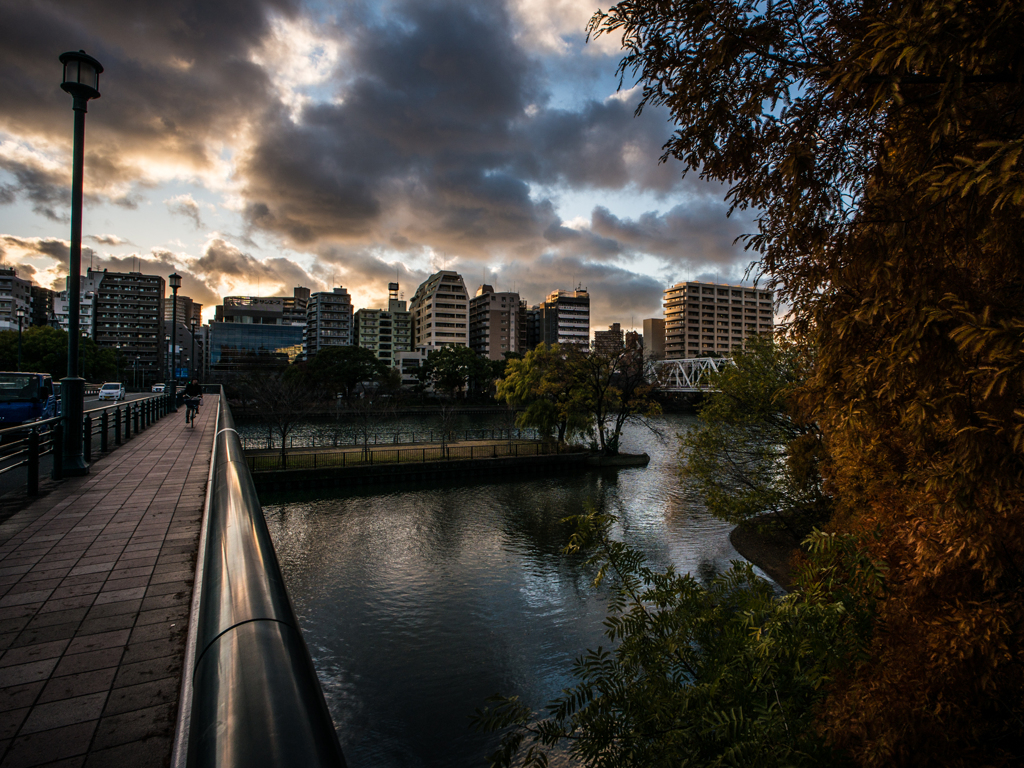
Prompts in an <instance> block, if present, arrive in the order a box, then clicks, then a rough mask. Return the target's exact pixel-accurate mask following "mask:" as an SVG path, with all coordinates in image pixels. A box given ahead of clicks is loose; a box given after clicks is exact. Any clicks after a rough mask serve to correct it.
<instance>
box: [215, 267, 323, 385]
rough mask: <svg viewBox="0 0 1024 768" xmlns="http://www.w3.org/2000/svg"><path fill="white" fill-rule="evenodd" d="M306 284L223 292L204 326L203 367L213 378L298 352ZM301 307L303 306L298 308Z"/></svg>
mask: <svg viewBox="0 0 1024 768" xmlns="http://www.w3.org/2000/svg"><path fill="white" fill-rule="evenodd" d="M308 300H309V289H308V288H302V287H297V288H295V289H294V291H293V294H292V296H226V297H224V303H223V304H219V305H217V307H216V308H215V309H214V320H213V322H211V323H210V325H209V328H208V329H207V331H206V345H205V348H204V353H205V354H206V361H207V370H208V371H209V374H210V376H211V378H213V379H214V380H220V381H223V380H227V379H230V378H232V377H234V376H237V375H239V374H244V373H250V372H253V371H256V370H266V369H267V368H271V369H273V368H282V367H284V366H286V365H288V364H289V363H291V362H294V361H295V360H296V359H297V358H298V357H299V356H300V355H301V354H302V345H303V337H304V336H305V332H306V304H307V302H308ZM300 308H301V311H300Z"/></svg>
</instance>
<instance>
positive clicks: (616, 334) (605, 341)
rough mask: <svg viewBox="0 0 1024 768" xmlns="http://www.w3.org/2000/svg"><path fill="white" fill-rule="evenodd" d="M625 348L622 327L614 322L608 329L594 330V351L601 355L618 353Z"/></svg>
mask: <svg viewBox="0 0 1024 768" xmlns="http://www.w3.org/2000/svg"><path fill="white" fill-rule="evenodd" d="M623 349H624V343H623V336H622V328H621V326H620V325H619V324H618V323H612V324H611V325H609V326H608V330H607V331H594V351H595V352H597V353H598V354H601V355H617V354H619V352H621V351H622V350H623Z"/></svg>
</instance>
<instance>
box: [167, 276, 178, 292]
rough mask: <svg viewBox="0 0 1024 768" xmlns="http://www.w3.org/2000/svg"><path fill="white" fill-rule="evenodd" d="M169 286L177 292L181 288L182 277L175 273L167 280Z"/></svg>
mask: <svg viewBox="0 0 1024 768" xmlns="http://www.w3.org/2000/svg"><path fill="white" fill-rule="evenodd" d="M167 283H168V285H170V286H171V288H173V289H174V290H175V291H176V290H178V289H179V288H181V275H179V274H178V273H177V272H175V273H174V274H173V275H171V276H170V277H168V278H167Z"/></svg>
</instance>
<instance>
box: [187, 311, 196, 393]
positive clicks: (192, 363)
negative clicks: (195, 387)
mask: <svg viewBox="0 0 1024 768" xmlns="http://www.w3.org/2000/svg"><path fill="white" fill-rule="evenodd" d="M189 330H190V331H192V354H190V355H189V356H188V367H189V377H188V378H189V380H190V381H194V380H195V379H196V378H197V376H196V321H195V319H194V318H193V320H192V322H191V323H190V327H189Z"/></svg>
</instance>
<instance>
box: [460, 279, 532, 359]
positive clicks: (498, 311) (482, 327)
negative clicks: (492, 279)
mask: <svg viewBox="0 0 1024 768" xmlns="http://www.w3.org/2000/svg"><path fill="white" fill-rule="evenodd" d="M523 319H525V313H524V317H522V318H521V317H520V306H519V294H518V293H511V292H505V293H495V292H494V288H493V287H491V286H489V285H481V286H480V287H479V288H478V289H477V292H476V296H474V297H473V298H472V299H470V300H469V346H470V347H472V348H473V350H474V351H475V352H476V353H477V354H479V355H483V356H484V357H486V358H489V359H491V360H503V359H504V357H505V353H506V352H522V351H523V349H522V345H521V344H520V338H519V337H520V333H524V332H525V330H526V329H525V328H522V327H521V320H523Z"/></svg>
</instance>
